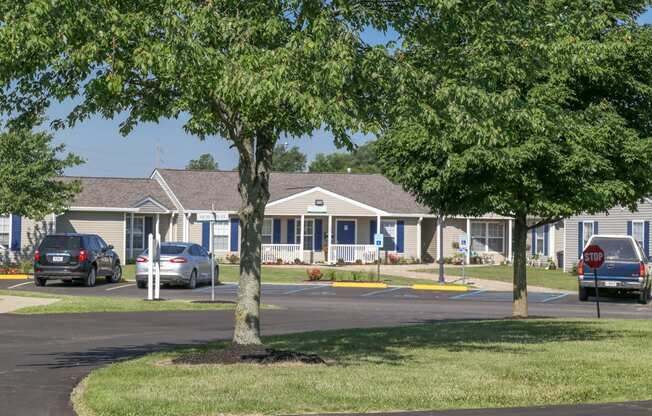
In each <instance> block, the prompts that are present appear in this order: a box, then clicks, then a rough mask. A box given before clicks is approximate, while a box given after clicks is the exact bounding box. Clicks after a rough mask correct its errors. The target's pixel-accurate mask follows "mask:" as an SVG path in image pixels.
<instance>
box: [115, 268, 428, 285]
mask: <svg viewBox="0 0 652 416" xmlns="http://www.w3.org/2000/svg"><path fill="white" fill-rule="evenodd" d="M262 267H263V271H262V281H263V283H303V282H304V281H306V280H307V279H308V275H307V273H306V270H307V269H320V270H321V271H322V272H323V273H324V274H326V273H328V271H329V270H333V271H334V273H335V279H336V280H354V276H353V273H354V272H351V271H347V270H336V269H334V268H332V267H323V266H309V265H307V266H305V267H283V266H262ZM135 271H136V269H135V266H134V265H133V264H132V265H127V266H125V267H124V270H123V276H124V278H125V279H126V280H134V279H135ZM239 273H240V266H238V265H237V264H220V280H221V281H222V282H237V281H238V280H239V278H240V275H239ZM357 274H358V276H359V277H358V279H357V280H370V279H373V280H375V279H376V268H375V266H373V265H369V268H368V271H366V272H358V273H357ZM369 275H371V276H372V277H371V278H370V277H369ZM380 279H381V280H382V281H384V282H386V283H388V284H391V285H406V286H408V285H412V284H418V283H433V281H432V280H425V279H410V278H407V277H399V276H387V275H383V274H381V275H380Z"/></svg>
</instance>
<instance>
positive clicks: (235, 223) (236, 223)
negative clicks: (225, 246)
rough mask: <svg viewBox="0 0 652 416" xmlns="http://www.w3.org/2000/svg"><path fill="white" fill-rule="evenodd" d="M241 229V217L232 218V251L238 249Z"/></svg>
mask: <svg viewBox="0 0 652 416" xmlns="http://www.w3.org/2000/svg"><path fill="white" fill-rule="evenodd" d="M239 231H240V219H239V218H231V251H233V252H236V251H239V250H238V241H240V236H239Z"/></svg>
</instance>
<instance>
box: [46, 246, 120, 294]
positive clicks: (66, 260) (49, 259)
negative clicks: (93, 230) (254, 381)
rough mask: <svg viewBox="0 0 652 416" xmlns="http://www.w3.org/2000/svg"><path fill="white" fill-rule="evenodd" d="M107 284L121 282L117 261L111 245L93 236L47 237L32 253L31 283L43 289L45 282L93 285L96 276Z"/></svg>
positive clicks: (118, 260) (118, 262)
mask: <svg viewBox="0 0 652 416" xmlns="http://www.w3.org/2000/svg"><path fill="white" fill-rule="evenodd" d="M98 275H99V276H106V281H107V282H108V283H117V282H119V281H120V279H122V267H121V266H120V259H119V258H118V255H117V254H116V252H115V251H113V246H110V245H108V244H106V242H105V241H104V240H102V238H101V237H100V236H97V235H94V234H50V235H48V236H46V237H45V238H44V239H43V241H42V242H41V244H39V246H38V250H36V251H35V252H34V283H35V284H36V286H45V283H46V282H47V281H48V280H53V279H61V280H63V281H64V282H72V281H73V280H78V281H82V282H83V283H84V285H85V286H88V287H91V286H95V280H96V278H97V276H98Z"/></svg>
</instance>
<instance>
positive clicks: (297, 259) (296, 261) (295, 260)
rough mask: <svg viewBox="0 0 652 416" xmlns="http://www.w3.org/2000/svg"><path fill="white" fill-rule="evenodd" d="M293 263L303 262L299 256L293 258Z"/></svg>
mask: <svg viewBox="0 0 652 416" xmlns="http://www.w3.org/2000/svg"><path fill="white" fill-rule="evenodd" d="M294 264H303V261H302V260H301V259H300V258H298V257H297V258H296V259H294Z"/></svg>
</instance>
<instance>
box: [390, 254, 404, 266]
mask: <svg viewBox="0 0 652 416" xmlns="http://www.w3.org/2000/svg"><path fill="white" fill-rule="evenodd" d="M387 260H388V262H389V264H398V263H399V262H400V261H401V256H399V255H398V254H394V253H390V254H389V255H388V256H387Z"/></svg>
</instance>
